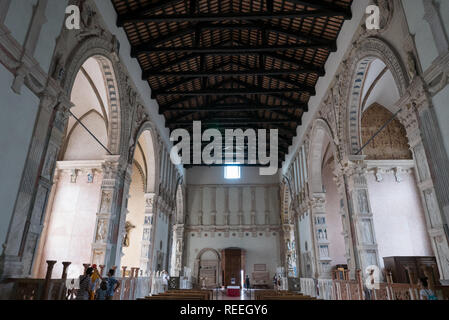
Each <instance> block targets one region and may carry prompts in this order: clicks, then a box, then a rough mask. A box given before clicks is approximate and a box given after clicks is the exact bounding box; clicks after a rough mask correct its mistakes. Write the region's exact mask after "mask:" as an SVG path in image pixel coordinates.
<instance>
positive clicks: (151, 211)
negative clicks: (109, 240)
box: [140, 193, 157, 275]
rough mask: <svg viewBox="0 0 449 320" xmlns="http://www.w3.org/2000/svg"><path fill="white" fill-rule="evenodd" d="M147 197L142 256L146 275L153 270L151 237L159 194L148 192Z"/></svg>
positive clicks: (142, 268)
mask: <svg viewBox="0 0 449 320" xmlns="http://www.w3.org/2000/svg"><path fill="white" fill-rule="evenodd" d="M144 197H145V218H144V223H143V234H142V250H141V256H140V269H141V270H142V272H143V274H144V275H149V274H150V272H151V264H150V260H151V251H150V250H151V244H152V243H151V239H152V235H153V232H154V230H155V229H154V220H155V213H156V212H157V195H156V194H155V193H146V194H145V195H144Z"/></svg>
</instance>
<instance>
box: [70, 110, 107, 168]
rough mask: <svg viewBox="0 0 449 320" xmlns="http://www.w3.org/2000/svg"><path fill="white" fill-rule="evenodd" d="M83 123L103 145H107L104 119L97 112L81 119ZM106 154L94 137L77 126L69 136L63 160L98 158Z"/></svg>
mask: <svg viewBox="0 0 449 320" xmlns="http://www.w3.org/2000/svg"><path fill="white" fill-rule="evenodd" d="M83 124H84V125H85V126H86V127H87V128H89V130H90V131H91V132H92V133H93V134H94V135H95V136H96V137H97V139H98V140H100V141H101V143H102V144H103V145H104V146H107V145H108V138H107V137H108V133H107V131H106V126H105V124H104V121H103V119H102V118H100V116H99V115H98V114H95V113H92V114H90V115H89V116H87V117H86V118H84V119H83ZM105 154H106V151H105V149H103V148H102V147H101V146H100V145H99V144H98V143H97V142H96V141H95V139H94V138H93V137H92V136H91V135H90V134H89V133H88V132H87V131H86V130H85V129H84V128H83V127H82V126H80V125H79V126H77V127H76V128H75V130H74V131H73V133H72V136H71V137H70V140H69V143H68V145H67V150H66V153H65V155H64V160H66V161H74V160H98V159H103V155H105Z"/></svg>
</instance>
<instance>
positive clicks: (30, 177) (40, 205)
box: [0, 93, 72, 278]
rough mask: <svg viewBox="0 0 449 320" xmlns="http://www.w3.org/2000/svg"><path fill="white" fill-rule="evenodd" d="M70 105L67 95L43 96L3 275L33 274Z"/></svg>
mask: <svg viewBox="0 0 449 320" xmlns="http://www.w3.org/2000/svg"><path fill="white" fill-rule="evenodd" d="M71 107H72V104H71V103H70V102H69V100H68V99H67V98H66V97H65V96H64V95H60V96H59V98H57V97H56V96H54V95H52V94H50V93H45V94H44V95H43V96H42V99H41V103H40V112H39V114H38V119H37V125H36V127H35V130H34V133H33V139H32V141H31V146H30V150H29V153H28V157H27V161H26V166H25V169H24V173H23V176H22V181H21V184H20V188H19V192H18V196H17V200H16V207H15V208H14V212H13V216H12V220H11V222H10V226H9V232H8V235H7V238H6V242H5V243H4V244H3V254H2V256H1V257H0V278H6V277H22V276H31V273H32V270H33V262H34V261H33V259H34V257H35V256H36V253H37V250H38V243H39V238H40V235H41V233H42V230H43V223H44V221H45V219H44V215H45V210H46V204H47V202H48V198H49V196H50V193H51V188H52V185H53V176H54V173H55V167H56V160H57V156H58V153H59V151H60V147H61V145H62V141H63V138H64V133H65V126H66V123H67V121H68V117H69V109H70V108H71ZM52 116H53V118H52ZM52 119H53V122H52ZM17 235H21V236H20V237H18V236H17Z"/></svg>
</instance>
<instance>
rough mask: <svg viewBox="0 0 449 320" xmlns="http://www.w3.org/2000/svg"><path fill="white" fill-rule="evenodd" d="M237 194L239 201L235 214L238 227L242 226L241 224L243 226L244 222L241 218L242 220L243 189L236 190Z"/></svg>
mask: <svg viewBox="0 0 449 320" xmlns="http://www.w3.org/2000/svg"><path fill="white" fill-rule="evenodd" d="M237 192H238V196H239V198H238V199H239V200H238V205H239V208H238V213H237V216H238V225H239V226H243V224H244V221H243V218H244V216H243V188H238V189H237Z"/></svg>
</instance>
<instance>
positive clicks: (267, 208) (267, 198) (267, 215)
mask: <svg viewBox="0 0 449 320" xmlns="http://www.w3.org/2000/svg"><path fill="white" fill-rule="evenodd" d="M269 195H270V190H269V187H265V188H264V199H265V212H264V218H265V222H264V224H265V225H266V226H269V225H270V223H271V221H270V196H269Z"/></svg>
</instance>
